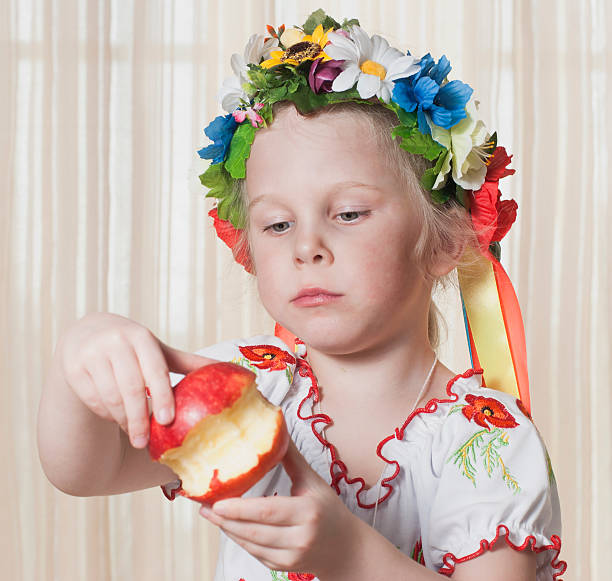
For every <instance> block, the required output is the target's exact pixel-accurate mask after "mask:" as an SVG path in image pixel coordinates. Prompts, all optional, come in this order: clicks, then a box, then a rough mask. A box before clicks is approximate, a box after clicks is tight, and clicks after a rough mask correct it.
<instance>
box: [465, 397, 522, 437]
mask: <svg viewBox="0 0 612 581" xmlns="http://www.w3.org/2000/svg"><path fill="white" fill-rule="evenodd" d="M465 401H467V402H468V404H470V405H466V406H464V407H463V409H462V410H461V411H462V412H463V415H464V416H465V417H466V418H467V419H468V420H470V421H471V420H474V421H475V422H476V423H477V424H478V425H479V426H482V427H483V428H486V429H487V430H489V431H491V428H490V427H489V426H488V425H487V423H486V422H489V424H491V425H493V426H497V427H498V428H516V426H518V425H519V424H517V423H516V421H515V419H514V417H513V416H512V414H511V413H510V412H509V411H508V410H507V409H506V406H505V405H504V404H503V403H501V402H499V401H497V400H496V399H494V398H492V397H481V396H475V395H473V394H471V393H468V394H467V395H466V396H465Z"/></svg>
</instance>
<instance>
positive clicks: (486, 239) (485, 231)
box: [470, 147, 518, 252]
mask: <svg viewBox="0 0 612 581" xmlns="http://www.w3.org/2000/svg"><path fill="white" fill-rule="evenodd" d="M511 159H512V156H511V155H510V156H509V155H508V154H507V153H506V150H505V148H503V147H497V148H496V149H495V151H494V152H493V157H492V158H491V161H490V163H489V166H488V168H487V175H486V177H485V181H484V183H483V184H482V187H481V188H480V189H479V190H476V191H473V192H471V193H470V214H471V216H472V224H474V229H475V230H476V236H477V237H478V242H479V243H480V247H481V249H482V251H483V252H486V251H487V249H488V248H489V245H490V244H491V242H499V241H500V240H501V239H502V238H503V237H504V236H505V235H506V234H507V233H508V230H510V226H512V224H513V223H514V221H515V220H516V210H517V208H518V205H517V203H516V202H515V201H514V200H501V192H500V191H499V180H500V179H501V178H503V177H506V176H509V175H512V174H513V173H514V171H515V170H513V169H509V168H508V167H507V165H508V164H509V163H510V160H511Z"/></svg>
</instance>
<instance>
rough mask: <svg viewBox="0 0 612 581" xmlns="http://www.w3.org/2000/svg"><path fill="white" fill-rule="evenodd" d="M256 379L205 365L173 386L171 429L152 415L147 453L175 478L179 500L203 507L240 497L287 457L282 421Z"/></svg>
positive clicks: (228, 367)
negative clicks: (187, 499)
mask: <svg viewBox="0 0 612 581" xmlns="http://www.w3.org/2000/svg"><path fill="white" fill-rule="evenodd" d="M255 379H256V375H255V374H254V373H253V372H252V371H249V370H248V369H245V368H244V367H242V366H241V365H237V364H235V363H229V362H219V363H212V364H210V365H205V366H204V367H200V368H199V369H196V370H195V371H192V372H191V373H189V374H188V375H186V376H185V377H184V378H183V379H182V380H181V381H180V382H179V383H178V384H177V385H176V386H175V388H174V401H175V410H176V411H175V417H174V420H173V421H172V423H170V424H167V425H162V424H159V423H157V421H156V420H155V416H154V415H151V435H150V441H149V453H150V455H151V458H153V460H156V461H158V462H161V463H162V464H166V465H167V466H169V467H170V468H171V469H172V470H173V471H174V473H175V474H177V475H178V476H179V478H180V479H181V488H180V489H179V491H178V492H179V494H182V495H183V496H186V497H187V498H191V499H192V500H196V501H198V502H201V503H202V504H213V503H214V502H216V501H217V500H221V499H222V498H228V497H231V496H240V495H242V494H243V493H244V492H246V491H247V490H248V489H249V488H251V486H253V485H254V484H255V483H256V482H258V481H259V480H260V479H261V478H262V477H263V476H264V475H265V474H266V473H267V472H268V471H269V470H271V469H272V468H273V467H274V466H276V464H278V462H280V461H281V459H282V458H283V456H284V455H285V452H286V451H287V445H288V443H289V434H288V432H287V427H286V425H285V418H284V416H283V413H282V411H281V409H280V408H279V407H278V406H275V405H273V404H271V403H270V402H268V401H267V400H266V399H265V398H264V396H263V395H262V394H261V393H260V392H259V390H258V389H257V387H256V384H255Z"/></svg>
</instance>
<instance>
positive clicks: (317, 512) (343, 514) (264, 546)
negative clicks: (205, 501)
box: [200, 440, 367, 579]
mask: <svg viewBox="0 0 612 581" xmlns="http://www.w3.org/2000/svg"><path fill="white" fill-rule="evenodd" d="M283 466H284V468H285V471H286V472H287V474H288V475H289V477H290V478H291V481H292V483H293V485H292V487H291V495H292V496H268V497H262V498H231V499H226V500H221V501H219V502H217V503H215V504H214V505H213V507H212V510H211V509H210V508H207V507H204V506H203V507H202V508H201V509H200V514H201V515H202V516H204V517H206V518H207V519H208V520H209V521H210V522H212V523H213V524H216V525H218V526H219V527H221V529H222V530H223V531H224V532H225V534H226V535H227V536H228V537H230V538H231V539H233V540H234V541H235V542H236V543H238V544H239V545H240V546H241V547H242V548H244V549H245V550H246V551H248V552H249V553H250V554H251V555H253V556H254V557H255V558H256V559H258V560H259V561H261V563H263V564H264V565H265V566H266V567H268V568H270V569H275V570H278V571H295V572H308V573H310V574H313V575H316V576H318V577H320V576H329V578H332V579H333V578H334V569H335V567H340V566H342V563H346V560H347V559H349V558H350V555H351V554H352V555H353V556H354V555H355V552H354V551H356V550H357V547H358V546H359V544H360V535H362V534H363V533H364V530H365V529H364V527H366V528H367V525H366V523H364V522H363V521H361V520H360V519H359V518H358V517H357V516H355V515H354V514H353V513H352V512H350V510H349V509H348V508H347V507H346V506H345V505H344V504H343V502H342V501H341V500H340V498H339V496H338V495H337V494H336V492H334V490H333V489H332V488H331V486H330V485H329V484H327V482H325V481H324V480H323V479H322V478H321V477H320V476H319V475H318V474H317V473H316V472H315V471H314V470H313V469H312V468H311V467H310V466H309V464H308V463H307V462H306V460H305V458H304V457H303V456H302V455H301V454H300V452H299V450H298V449H297V448H296V446H295V444H294V443H293V441H292V440H290V441H289V447H288V449H287V454H286V455H285V457H284V459H283Z"/></svg>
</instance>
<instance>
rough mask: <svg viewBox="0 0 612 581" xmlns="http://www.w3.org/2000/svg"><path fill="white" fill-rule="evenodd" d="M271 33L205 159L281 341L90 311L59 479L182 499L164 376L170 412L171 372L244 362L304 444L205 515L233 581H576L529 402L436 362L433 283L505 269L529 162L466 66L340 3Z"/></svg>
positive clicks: (63, 414) (44, 414)
mask: <svg viewBox="0 0 612 581" xmlns="http://www.w3.org/2000/svg"><path fill="white" fill-rule="evenodd" d="M269 33H270V35H271V37H270V38H268V39H264V37H263V36H261V35H254V36H253V37H251V39H250V41H249V44H248V45H247V49H246V50H245V54H244V57H240V56H239V55H234V57H233V58H232V65H233V67H234V71H235V72H236V75H237V78H236V79H234V80H231V81H229V82H226V84H225V85H224V89H223V90H222V93H221V99H222V102H223V105H224V107H225V108H226V109H227V110H228V111H229V114H228V115H227V116H224V117H218V118H217V119H216V120H215V121H213V123H211V125H210V126H209V127H208V128H207V130H206V133H207V135H208V136H209V137H210V138H211V139H212V140H213V142H214V143H213V144H212V145H210V146H208V147H206V148H204V149H202V150H201V151H200V155H201V156H202V157H204V158H209V159H211V160H212V163H211V165H210V167H209V169H208V170H207V171H206V173H205V174H204V175H203V176H201V177H202V182H203V183H204V185H206V186H208V187H209V188H210V192H209V194H208V195H211V196H214V197H216V198H218V200H219V202H218V204H217V206H216V208H214V209H213V210H212V211H211V216H212V217H213V219H214V224H215V228H216V231H217V233H218V235H219V236H220V237H221V238H222V239H223V240H224V241H225V242H226V243H227V244H228V245H229V246H230V247H231V248H232V250H233V252H234V256H235V257H236V259H237V260H238V261H239V262H240V263H241V264H243V265H244V266H245V268H246V269H247V270H248V271H249V272H251V273H253V274H254V275H255V276H256V281H257V287H258V291H259V296H260V298H261V301H262V303H263V305H264V307H265V308H266V310H267V311H268V312H269V313H270V315H271V316H272V317H273V318H274V319H275V320H276V321H277V322H278V325H277V333H276V334H275V335H274V336H271V335H260V336H256V337H251V338H247V339H238V340H233V341H226V342H223V343H220V344H218V345H213V346H211V347H208V348H205V349H202V350H200V351H198V352H197V353H195V354H191V353H184V352H181V351H178V350H176V349H173V348H172V347H170V346H168V345H165V344H164V343H163V342H161V341H160V340H159V339H158V338H156V337H155V336H153V335H152V334H151V332H150V331H148V330H147V329H145V328H144V327H142V326H140V325H138V324H137V323H135V322H132V321H130V320H128V319H125V318H123V317H119V316H117V315H112V314H106V313H93V314H90V315H88V316H86V317H84V318H83V319H81V320H80V321H78V322H77V323H76V324H75V325H74V326H73V327H72V328H70V329H68V330H67V331H66V332H65V334H64V335H63V336H62V337H61V339H60V341H59V342H58V346H57V349H56V353H55V356H54V360H53V366H52V369H51V370H50V372H49V375H48V378H47V382H46V384H45V388H44V391H43V396H42V400H41V406H40V412H39V448H40V456H41V461H42V464H43V467H44V469H45V472H46V474H47V476H48V477H49V479H50V480H51V482H53V484H54V485H55V486H57V487H58V488H60V489H61V490H64V491H65V492H68V493H70V494H75V495H99V494H115V493H120V492H126V491H129V490H137V489H141V488H145V487H150V486H155V485H162V489H163V490H164V492H165V494H166V495H167V496H168V498H170V499H173V498H174V495H175V494H176V491H177V490H180V481H177V480H176V475H174V474H173V473H172V472H171V471H170V469H169V468H167V467H165V466H163V465H161V464H157V463H155V462H152V461H151V460H150V458H149V455H148V452H147V450H146V444H147V437H148V423H149V416H148V411H147V401H146V395H145V386H147V387H148V388H149V391H150V394H151V399H152V407H153V413H154V414H155V416H156V418H158V420H159V421H161V422H163V423H168V422H170V421H172V414H173V411H172V406H173V399H172V389H171V382H170V378H169V372H176V373H179V374H185V373H188V372H189V371H191V370H193V369H196V368H198V367H200V366H202V365H205V364H207V363H210V362H211V361H213V360H227V361H234V362H237V363H240V364H242V365H244V366H246V367H248V368H249V369H251V370H253V371H254V372H255V373H256V374H257V376H258V378H257V382H258V387H259V389H260V390H261V392H262V393H263V394H264V395H265V396H266V398H267V399H268V400H269V401H271V402H272V403H274V404H276V405H279V406H281V408H282V409H283V412H284V414H285V418H286V422H287V426H288V429H289V433H290V435H291V439H292V442H291V445H290V447H289V450H288V452H287V455H286V457H285V458H284V460H283V462H282V464H281V465H279V466H277V467H276V468H274V469H273V470H271V471H270V472H269V473H268V474H267V475H266V476H265V477H264V478H263V479H262V480H261V481H260V482H259V483H258V484H256V485H255V486H254V487H253V488H251V489H250V490H249V491H248V492H247V493H245V494H244V495H243V498H235V499H228V500H225V501H221V502H218V503H216V504H215V505H214V506H213V507H202V508H201V511H200V512H201V514H202V515H203V516H204V517H206V518H207V519H209V520H210V522H212V523H214V524H216V525H218V526H219V527H220V528H221V530H222V533H223V534H222V536H221V545H220V555H219V560H218V565H217V574H216V577H215V579H216V580H217V581H221V580H235V581H238V579H244V580H245V581H259V580H264V579H284V580H287V579H293V580H296V579H297V580H303V579H314V578H318V579H321V580H323V581H326V580H328V579H329V580H334V581H341V580H344V579H351V580H356V579H368V580H370V579H383V578H384V579H390V578H409V579H414V580H415V581H416V580H421V579H422V580H423V581H425V580H427V579H436V578H439V575H440V574H444V575H448V576H452V577H453V578H454V579H459V580H475V579H482V578H486V579H488V580H494V581H508V580H510V579H512V580H513V581H514V580H525V581H527V580H528V579H529V580H530V579H534V578H536V579H537V580H538V581H541V580H544V579H546V580H548V579H554V578H557V577H558V576H559V575H560V574H561V573H563V571H564V570H565V567H566V565H565V563H564V562H563V561H559V560H558V555H559V552H560V548H561V540H560V534H561V522H560V513H559V501H558V496H557V490H556V484H555V480H554V475H553V473H552V469H551V467H550V461H549V459H548V455H547V453H546V449H545V447H544V444H543V442H542V440H541V438H540V436H539V433H538V431H537V429H536V428H535V426H534V424H533V423H532V421H531V417H530V416H529V413H528V398H527V395H528V394H526V392H524V391H523V393H522V394H521V393H519V395H521V398H519V397H516V396H513V395H511V394H510V393H507V392H505V391H500V390H499V389H492V388H490V387H485V386H484V385H483V373H482V370H480V369H478V368H476V369H470V370H468V371H466V372H465V373H463V374H459V375H457V374H455V373H453V372H451V371H450V370H449V369H448V368H446V367H445V366H444V365H442V364H441V363H440V362H439V361H438V360H437V356H436V353H435V346H436V342H437V327H436V313H435V308H434V307H433V303H432V302H431V293H432V288H433V285H434V284H435V283H438V282H440V281H441V280H443V279H444V278H445V277H447V276H448V275H449V274H450V273H451V272H452V271H453V269H454V268H455V267H457V266H459V267H460V268H461V269H462V272H464V273H465V272H467V270H466V269H467V266H466V264H468V263H472V264H473V265H474V266H475V268H474V273H473V274H472V278H473V279H478V280H480V278H481V277H482V276H483V274H482V273H483V272H484V271H483V269H482V260H483V259H482V258H476V254H477V253H480V255H481V256H484V257H486V262H487V264H489V262H490V261H495V260H496V259H495V258H494V256H492V255H491V250H494V251H495V250H496V249H497V246H496V243H498V242H499V240H500V238H501V237H502V236H503V235H504V234H505V232H506V231H507V229H508V228H509V226H510V224H511V223H512V220H513V217H512V213H513V210H514V211H515V210H516V206H515V205H512V203H510V205H509V204H508V203H505V204H504V203H503V202H502V201H500V199H499V195H498V189H497V182H498V181H499V179H500V177H503V176H504V175H508V173H510V172H511V170H507V168H506V166H507V164H508V162H509V158H508V157H507V156H506V155H505V151H504V150H503V148H497V147H496V142H495V137H494V136H491V135H489V134H488V133H487V131H486V129H485V128H484V124H483V123H482V122H481V121H480V120H478V118H477V110H476V107H475V104H473V103H472V104H470V103H468V100H469V97H470V96H471V89H469V87H467V85H464V84H463V83H460V82H459V81H452V82H448V80H447V79H446V76H447V74H448V72H449V70H450V66H448V63H447V61H445V59H444V57H443V59H440V61H439V62H438V63H434V62H433V60H432V59H431V57H429V55H426V56H425V57H423V58H422V59H420V60H416V59H414V58H413V57H412V56H411V55H410V54H407V55H403V54H402V53H400V52H399V51H396V50H395V49H392V48H391V47H389V46H388V44H387V43H386V41H385V40H384V39H382V38H381V37H378V36H374V37H372V38H370V37H369V36H368V35H367V33H365V32H364V31H363V30H362V29H361V28H360V27H359V25H358V23H357V22H356V21H345V22H344V23H343V24H342V25H341V24H340V23H338V22H336V21H335V20H333V19H332V18H330V17H329V16H327V15H325V14H324V13H322V11H317V12H316V13H313V15H311V16H310V18H309V19H308V20H307V22H306V23H305V24H304V26H303V27H301V28H299V29H298V28H295V29H290V30H284V27H281V29H279V30H278V31H276V30H274V29H272V28H271V27H269ZM466 143H467V145H466ZM462 148H463V149H462ZM466 148H467V149H466ZM491 194H492V195H491ZM487 196H488V197H489V199H492V202H491V204H490V206H489V207H488V208H484V209H483V204H482V203H481V199H482V198H483V197H487ZM466 206H469V207H470V210H471V211H470V212H468V211H466ZM487 209H488V210H489V217H488V219H483V215H486V213H487V212H486V210H487ZM491 214H492V215H491ZM474 226H476V228H474ZM495 264H497V263H495ZM468 265H469V264H468ZM464 280H468V279H467V278H464ZM463 284H464V283H463V282H462V285H463ZM462 288H463V287H462ZM466 307H467V305H466ZM468 310H469V309H468ZM471 323H472V325H471V327H470V329H471V331H475V329H476V327H475V326H474V325H475V324H474V322H473V320H472V322H471ZM471 334H473V335H476V333H475V332H473V333H471ZM509 334H510V333H509ZM509 341H510V339H509ZM472 343H473V346H476V341H473V342H472ZM511 344H512V342H511ZM474 355H476V354H474ZM500 357H501V356H500ZM487 377H489V375H488V374H487ZM491 377H492V375H491ZM522 399H524V400H526V401H527V403H526V402H525V401H522ZM108 420H111V421H108ZM119 428H121V429H119ZM77 434H78V439H77V438H76V437H75V436H76V435H77ZM127 434H129V438H128V435H127ZM93 451H95V454H93V453H92V452H93ZM101 451H102V453H101ZM93 458H95V461H93V460H90V459H93ZM100 458H102V461H100Z"/></svg>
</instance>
